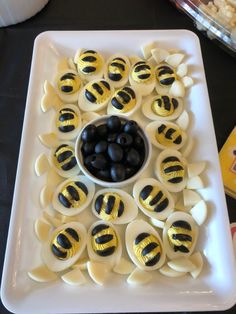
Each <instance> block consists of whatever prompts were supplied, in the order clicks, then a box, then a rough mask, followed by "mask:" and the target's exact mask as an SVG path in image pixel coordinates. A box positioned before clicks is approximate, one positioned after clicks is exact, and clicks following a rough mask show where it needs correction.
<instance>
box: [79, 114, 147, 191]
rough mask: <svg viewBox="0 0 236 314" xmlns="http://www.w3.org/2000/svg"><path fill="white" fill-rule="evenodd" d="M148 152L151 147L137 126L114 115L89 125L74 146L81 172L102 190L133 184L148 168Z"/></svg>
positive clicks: (84, 128)
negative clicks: (103, 187) (101, 187)
mask: <svg viewBox="0 0 236 314" xmlns="http://www.w3.org/2000/svg"><path fill="white" fill-rule="evenodd" d="M151 150H152V146H151V143H150V141H149V139H148V137H147V135H146V134H145V132H144V130H143V129H142V128H141V127H140V126H139V125H138V123H137V122H136V121H134V120H130V119H128V118H125V117H123V116H118V115H116V116H110V115H107V116H106V115H105V116H102V117H99V118H97V119H95V120H93V121H90V122H89V123H88V124H86V125H85V126H84V127H83V129H82V130H81V132H80V134H79V135H78V138H77V140H76V144H75V156H76V159H77V162H78V164H79V166H80V169H81V170H82V172H83V173H84V174H85V175H86V176H87V177H88V178H90V179H91V180H92V181H93V182H94V183H97V184H99V185H101V186H105V187H121V186H125V185H129V184H131V183H133V182H134V181H135V180H137V179H138V177H140V175H141V173H142V172H143V171H144V170H145V169H146V167H147V166H148V164H149V161H150V158H151Z"/></svg>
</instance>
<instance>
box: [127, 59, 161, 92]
mask: <svg viewBox="0 0 236 314" xmlns="http://www.w3.org/2000/svg"><path fill="white" fill-rule="evenodd" d="M129 81H130V84H131V86H134V87H135V88H136V90H137V91H138V92H139V93H140V94H141V95H142V96H147V95H148V94H150V93H151V92H152V91H153V89H154V87H155V84H156V79H155V75H154V70H153V68H152V66H151V65H149V64H148V62H146V61H138V62H136V63H135V64H134V65H133V66H132V69H131V71H130V75H129Z"/></svg>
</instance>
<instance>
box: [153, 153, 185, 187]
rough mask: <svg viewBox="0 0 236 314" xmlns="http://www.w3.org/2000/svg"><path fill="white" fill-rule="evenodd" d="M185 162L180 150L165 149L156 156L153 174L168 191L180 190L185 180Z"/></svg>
mask: <svg viewBox="0 0 236 314" xmlns="http://www.w3.org/2000/svg"><path fill="white" fill-rule="evenodd" d="M186 166H187V162H186V160H185V158H184V157H183V156H182V155H181V153H180V152H178V151H176V150H174V149H165V150H163V151H162V152H161V153H160V154H159V156H158V157H157V160H156V163H155V174H156V176H157V178H158V179H159V180H160V181H161V182H162V183H163V185H164V186H165V187H166V188H167V190H168V191H170V192H180V191H182V190H183V189H184V188H185V186H186V182H187V173H186V172H187V170H186Z"/></svg>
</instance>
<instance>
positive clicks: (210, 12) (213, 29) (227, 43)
mask: <svg viewBox="0 0 236 314" xmlns="http://www.w3.org/2000/svg"><path fill="white" fill-rule="evenodd" d="M171 2H172V3H173V4H175V6H176V7H177V8H178V9H179V10H181V11H183V12H185V13H186V14H187V15H188V16H190V17H191V18H192V19H193V20H194V24H195V26H196V27H197V29H199V30H200V31H202V32H204V34H205V35H206V36H207V37H208V38H209V39H211V40H213V41H216V43H217V44H219V45H220V46H221V47H222V48H224V49H226V50H227V52H229V53H230V54H231V55H233V56H234V57H236V0H171Z"/></svg>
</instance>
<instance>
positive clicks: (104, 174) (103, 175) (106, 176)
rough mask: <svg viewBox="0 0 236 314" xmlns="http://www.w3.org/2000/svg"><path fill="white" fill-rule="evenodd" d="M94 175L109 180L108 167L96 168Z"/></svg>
mask: <svg viewBox="0 0 236 314" xmlns="http://www.w3.org/2000/svg"><path fill="white" fill-rule="evenodd" d="M96 176H97V178H98V179H100V180H104V181H111V174H110V169H102V170H98V171H97V173H96Z"/></svg>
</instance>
